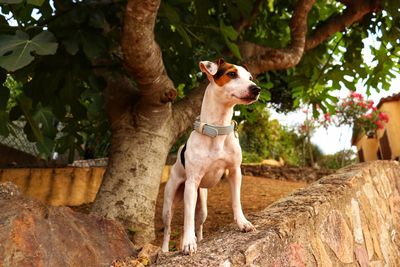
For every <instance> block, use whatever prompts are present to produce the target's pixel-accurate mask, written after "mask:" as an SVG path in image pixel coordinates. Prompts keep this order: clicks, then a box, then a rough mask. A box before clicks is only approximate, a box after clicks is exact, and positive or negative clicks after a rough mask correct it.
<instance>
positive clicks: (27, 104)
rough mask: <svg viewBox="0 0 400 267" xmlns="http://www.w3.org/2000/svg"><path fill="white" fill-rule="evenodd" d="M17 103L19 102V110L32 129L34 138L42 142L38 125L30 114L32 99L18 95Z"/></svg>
mask: <svg viewBox="0 0 400 267" xmlns="http://www.w3.org/2000/svg"><path fill="white" fill-rule="evenodd" d="M18 103H19V106H20V107H21V110H22V112H23V114H24V117H25V119H26V121H27V122H28V124H29V126H30V130H31V131H32V133H33V135H34V136H35V138H36V140H37V141H39V142H40V143H43V135H42V133H41V132H40V129H39V126H38V125H37V123H36V122H35V120H34V119H33V117H32V114H31V112H32V100H31V99H29V98H27V97H25V96H23V95H20V96H19V97H18ZM28 130H29V129H28Z"/></svg>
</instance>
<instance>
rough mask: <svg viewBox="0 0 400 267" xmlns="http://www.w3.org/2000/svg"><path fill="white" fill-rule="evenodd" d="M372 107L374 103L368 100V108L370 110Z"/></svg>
mask: <svg viewBox="0 0 400 267" xmlns="http://www.w3.org/2000/svg"><path fill="white" fill-rule="evenodd" d="M373 106H374V101H373V100H369V101H368V108H372V107H373Z"/></svg>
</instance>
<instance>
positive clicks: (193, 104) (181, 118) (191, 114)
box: [172, 79, 208, 137]
mask: <svg viewBox="0 0 400 267" xmlns="http://www.w3.org/2000/svg"><path fill="white" fill-rule="evenodd" d="M207 85H208V80H207V79H205V80H204V81H203V82H202V83H201V84H200V85H199V87H198V88H196V89H193V90H192V91H191V92H190V93H189V94H188V95H187V96H186V97H185V98H183V99H182V100H180V101H178V102H176V103H175V104H174V106H173V113H172V114H173V115H172V116H173V124H174V127H175V133H176V137H179V136H180V135H182V134H183V133H184V132H185V131H186V130H187V129H188V127H190V125H191V124H192V123H193V122H194V120H195V119H196V117H197V116H198V115H200V108H201V102H202V100H203V95H204V92H205V89H206V87H207Z"/></svg>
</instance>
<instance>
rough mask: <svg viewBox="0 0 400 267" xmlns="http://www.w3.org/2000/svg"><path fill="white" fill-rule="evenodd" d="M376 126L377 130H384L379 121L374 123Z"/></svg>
mask: <svg viewBox="0 0 400 267" xmlns="http://www.w3.org/2000/svg"><path fill="white" fill-rule="evenodd" d="M376 126H378V128H379V129H383V128H384V126H383V124H382V122H381V121H376Z"/></svg>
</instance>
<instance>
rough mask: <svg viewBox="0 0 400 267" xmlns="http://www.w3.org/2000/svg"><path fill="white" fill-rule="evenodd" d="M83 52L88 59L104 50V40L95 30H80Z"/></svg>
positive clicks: (97, 55)
mask: <svg viewBox="0 0 400 267" xmlns="http://www.w3.org/2000/svg"><path fill="white" fill-rule="evenodd" d="M80 37H81V43H82V48H83V52H84V53H85V55H86V56H87V57H88V58H89V59H95V58H97V57H99V56H101V55H102V54H104V52H105V51H106V44H105V40H104V39H103V38H102V37H101V35H100V34H96V33H95V32H89V31H82V32H81V34H80Z"/></svg>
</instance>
